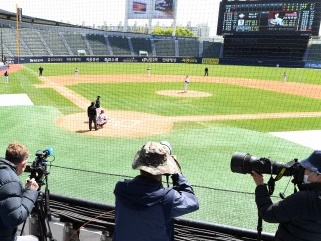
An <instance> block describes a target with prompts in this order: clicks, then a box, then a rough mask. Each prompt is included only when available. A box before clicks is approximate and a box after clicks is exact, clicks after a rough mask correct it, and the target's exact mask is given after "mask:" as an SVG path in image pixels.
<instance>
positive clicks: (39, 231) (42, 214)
mask: <svg viewBox="0 0 321 241" xmlns="http://www.w3.org/2000/svg"><path fill="white" fill-rule="evenodd" d="M42 183H43V182H41V183H39V187H41V184H42ZM45 186H46V187H45V192H40V193H39V195H38V198H37V201H36V203H35V208H34V209H33V210H32V212H31V218H30V220H31V221H30V224H29V226H30V227H29V229H30V234H31V235H34V236H37V237H38V239H39V241H56V240H55V239H54V238H53V237H52V233H51V229H50V226H49V221H50V220H51V212H50V206H49V189H48V179H47V176H45ZM24 226H25V223H24V225H23V228H22V231H21V233H22V232H23V229H24Z"/></svg>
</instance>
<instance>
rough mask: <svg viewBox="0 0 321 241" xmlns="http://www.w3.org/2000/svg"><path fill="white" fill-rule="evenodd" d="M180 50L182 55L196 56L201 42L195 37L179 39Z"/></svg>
mask: <svg viewBox="0 0 321 241" xmlns="http://www.w3.org/2000/svg"><path fill="white" fill-rule="evenodd" d="M178 49H179V50H178V51H179V56H180V57H196V56H198V51H199V42H198V41H197V40H195V39H191V40H190V39H179V40H178Z"/></svg>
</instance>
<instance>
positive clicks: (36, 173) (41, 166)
mask: <svg viewBox="0 0 321 241" xmlns="http://www.w3.org/2000/svg"><path fill="white" fill-rule="evenodd" d="M52 154H53V149H52V148H46V149H45V150H43V151H37V152H36V154H35V155H36V157H35V159H34V161H33V162H32V164H31V165H30V166H27V168H26V170H25V171H26V172H30V175H29V178H30V179H32V178H34V179H35V181H36V182H37V183H38V185H39V186H41V185H42V184H43V179H44V178H45V177H46V176H47V175H48V174H49V172H48V171H47V162H48V160H47V158H48V157H49V156H51V155H52Z"/></svg>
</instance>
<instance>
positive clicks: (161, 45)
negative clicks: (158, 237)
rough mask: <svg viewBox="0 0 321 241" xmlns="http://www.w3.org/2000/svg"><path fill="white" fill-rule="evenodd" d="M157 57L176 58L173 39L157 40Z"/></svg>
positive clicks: (155, 42)
mask: <svg viewBox="0 0 321 241" xmlns="http://www.w3.org/2000/svg"><path fill="white" fill-rule="evenodd" d="M154 44H155V50H156V55H157V56H175V42H174V40H173V39H155V40H154Z"/></svg>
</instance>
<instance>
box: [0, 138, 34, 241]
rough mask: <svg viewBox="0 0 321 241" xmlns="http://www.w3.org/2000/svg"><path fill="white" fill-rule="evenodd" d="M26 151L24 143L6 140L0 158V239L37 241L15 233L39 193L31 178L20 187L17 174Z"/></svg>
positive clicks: (26, 154) (24, 166)
mask: <svg viewBox="0 0 321 241" xmlns="http://www.w3.org/2000/svg"><path fill="white" fill-rule="evenodd" d="M28 157H29V152H28V150H27V149H26V147H24V146H23V145H21V144H19V143H17V142H14V143H11V144H9V146H8V147H7V150H6V154H5V159H3V158H0V240H1V241H16V240H17V241H37V240H38V239H37V238H36V237H34V236H32V235H28V236H18V237H17V236H16V232H17V226H18V225H20V224H22V223H23V222H25V221H26V220H27V218H28V216H29V214H30V213H31V211H32V209H33V208H34V204H35V202H36V200H37V197H38V191H37V189H38V184H37V182H36V181H35V180H34V179H31V180H30V181H28V182H27V183H26V185H25V188H23V187H22V185H21V182H20V179H19V177H18V176H19V175H20V174H22V173H23V172H24V170H25V168H26V165H27V161H28Z"/></svg>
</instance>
